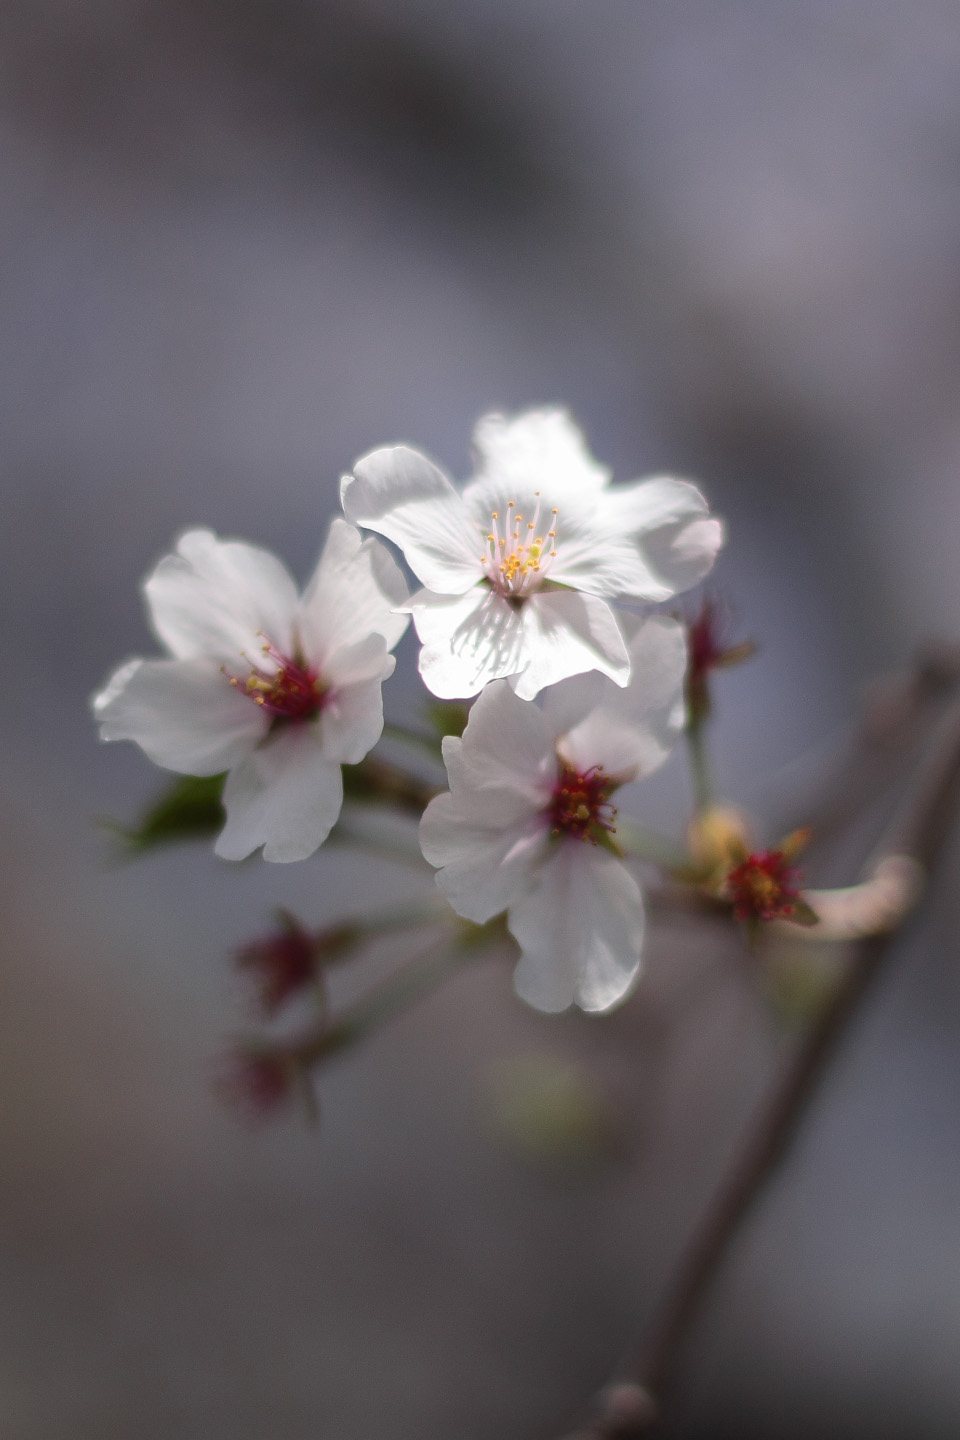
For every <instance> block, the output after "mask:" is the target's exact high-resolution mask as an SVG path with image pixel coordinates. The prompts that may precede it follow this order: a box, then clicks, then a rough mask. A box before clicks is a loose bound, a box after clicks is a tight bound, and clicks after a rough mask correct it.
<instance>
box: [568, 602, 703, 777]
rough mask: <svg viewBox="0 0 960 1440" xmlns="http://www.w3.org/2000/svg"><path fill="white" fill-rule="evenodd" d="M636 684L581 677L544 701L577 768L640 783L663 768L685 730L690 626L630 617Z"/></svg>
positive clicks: (655, 618) (628, 625) (627, 620)
mask: <svg viewBox="0 0 960 1440" xmlns="http://www.w3.org/2000/svg"><path fill="white" fill-rule="evenodd" d="M622 626H623V628H624V629H625V630H626V632H627V636H628V639H629V644H628V649H629V653H630V661H631V667H632V669H631V676H630V683H629V685H627V686H626V687H625V688H623V689H621V688H620V687H619V686H617V685H614V684H612V683H611V682H610V681H608V680H605V679H604V680H598V679H597V678H596V677H595V676H582V675H581V676H575V677H574V678H573V679H570V680H564V681H563V682H562V684H560V685H555V686H553V687H552V688H551V689H550V690H548V691H547V693H546V696H545V697H544V714H545V717H546V718H547V721H548V723H549V725H550V728H551V731H552V732H553V734H554V735H555V736H557V737H558V739H559V746H558V748H559V749H560V751H561V753H562V754H563V755H564V757H565V759H567V760H568V761H569V762H570V763H571V764H572V765H573V766H574V768H576V769H580V770H585V769H587V768H588V767H589V766H591V765H602V766H603V767H604V769H605V770H606V771H607V774H608V775H610V776H611V777H613V778H615V779H617V780H620V781H626V780H636V779H640V778H641V777H642V776H644V775H649V774H650V773H651V771H653V770H655V769H656V768H657V766H658V765H661V764H662V763H663V761H664V760H665V759H666V758H667V756H668V755H669V753H670V751H671V750H672V749H673V747H674V745H675V744H676V743H677V740H678V739H679V738H680V734H681V731H682V730H683V725H684V718H685V707H684V696H683V678H684V673H685V671H686V665H687V646H686V640H685V637H684V633H683V628H682V626H680V625H679V624H678V623H677V621H676V620H673V619H671V618H670V617H669V616H667V615H651V616H649V617H648V618H646V619H640V618H639V617H637V616H632V615H630V616H623V617H622Z"/></svg>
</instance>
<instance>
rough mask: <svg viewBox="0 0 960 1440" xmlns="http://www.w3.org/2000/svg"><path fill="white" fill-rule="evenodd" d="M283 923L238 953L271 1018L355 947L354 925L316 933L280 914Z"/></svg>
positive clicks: (238, 961) (242, 966) (286, 915)
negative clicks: (285, 1002) (290, 999)
mask: <svg viewBox="0 0 960 1440" xmlns="http://www.w3.org/2000/svg"><path fill="white" fill-rule="evenodd" d="M279 919H280V924H279V926H278V928H277V929H276V930H275V931H274V932H273V933H272V934H271V935H265V936H263V938H262V939H260V940H251V941H250V942H249V943H248V944H246V945H242V946H241V947H240V949H239V950H238V951H237V953H236V963H237V965H238V967H239V968H240V969H241V970H245V971H247V972H248V973H249V974H250V975H251V976H252V977H253V980H254V983H255V985H256V988H257V994H258V998H259V1001H260V1005H261V1006H262V1008H263V1010H264V1012H265V1013H266V1014H267V1015H272V1014H273V1013H274V1012H275V1011H276V1010H278V1009H279V1008H280V1006H281V1005H282V1004H283V1003H284V1001H286V1000H288V999H289V998H290V997H291V996H293V995H296V994H299V992H300V991H301V990H305V989H307V988H308V987H309V986H310V985H312V984H314V982H315V981H316V980H317V979H318V977H319V974H320V971H321V968H322V967H323V965H324V964H326V963H327V962H329V961H331V960H334V959H336V958H338V957H339V956H340V955H341V954H343V952H344V951H345V950H348V949H350V948H352V946H353V944H354V942H355V939H356V927H355V926H354V925H350V924H346V925H336V926H332V927H331V928H330V929H328V930H320V931H318V932H313V931H310V930H307V929H306V928H305V927H304V926H303V925H301V924H300V922H299V920H297V919H296V917H295V916H293V915H290V914H288V913H287V912H286V911H281V912H280V916H279Z"/></svg>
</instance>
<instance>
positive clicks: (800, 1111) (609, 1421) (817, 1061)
mask: <svg viewBox="0 0 960 1440" xmlns="http://www.w3.org/2000/svg"><path fill="white" fill-rule="evenodd" d="M958 786H960V705H954V706H952V707H951V708H950V710H949V712H948V713H947V715H946V716H945V717H944V718H943V722H942V725H941V727H940V729H939V732H938V735H937V738H936V741H935V742H934V744H933V745H932V746H931V749H930V751H929V753H928V755H927V757H926V759H925V760H924V762H923V763H922V764H921V765H920V767H919V770H918V773H917V775H916V777H915V780H914V783H913V785H912V786H911V787H910V790H909V794H908V796H907V799H906V802H905V803H904V805H903V806H902V808H901V810H900V812H899V814H898V815H897V816H896V817H895V818H894V820H893V822H892V824H891V825H890V827H889V828H888V830H887V832H886V834H885V836H884V838H883V840H882V842H881V844H880V847H879V851H878V854H879V855H890V854H899V855H907V856H910V857H911V858H912V859H914V860H916V861H918V862H919V863H920V865H922V866H923V867H924V869H925V870H927V871H928V872H929V871H930V870H932V868H933V866H934V864H935V862H936V860H937V859H938V857H939V853H940V851H941V849H942V846H943V842H944V840H945V837H946V835H947V832H948V830H949V827H950V822H951V821H952V819H953V818H954V816H955V812H956V808H957V800H958ZM895 933H896V932H891V933H888V934H883V935H874V936H871V937H869V938H867V939H864V940H861V941H859V942H858V943H857V945H856V947H855V949H854V952H853V956H852V959H851V961H850V963H849V966H848V969H847V971H846V973H845V975H844V977H843V979H842V981H841V982H840V984H839V985H838V987H837V990H836V992H835V993H834V995H833V998H832V999H831V1001H830V1002H829V1004H828V1005H827V1006H826V1008H825V1009H824V1011H823V1012H822V1013H821V1015H820V1017H819V1019H818V1020H817V1021H816V1022H815V1023H814V1024H813V1026H812V1027H811V1029H810V1031H809V1032H808V1034H807V1035H806V1037H805V1039H804V1040H803V1041H802V1043H801V1045H800V1048H799V1050H798V1051H797V1053H796V1055H795V1056H794V1059H793V1061H792V1062H791V1064H790V1065H789V1066H788V1068H787V1070H786V1073H785V1074H784V1075H783V1076H782V1078H781V1079H780V1081H779V1082H778V1083H777V1085H776V1086H775V1088H774V1091H773V1093H772V1095H771V1097H770V1098H769V1100H768V1101H767V1103H766V1105H765V1106H764V1107H763V1108H762V1110H761V1113H760V1115H759V1117H758V1119H757V1120H756V1121H755V1123H754V1126H753V1128H752V1130H751V1131H750V1133H749V1135H748V1138H747V1140H746V1143H745V1144H744V1146H743V1149H742V1150H741V1153H740V1155H739V1156H738V1157H737V1159H736V1160H735V1162H734V1164H733V1166H732V1167H731V1169H730V1171H729V1173H728V1174H727V1176H726V1177H725V1178H724V1179H723V1180H722V1181H721V1183H720V1185H719V1187H718V1189H717V1190H716V1192H715V1194H714V1196H713V1199H712V1201H711V1202H710V1204H709V1205H708V1207H707V1210H706V1213H705V1214H704V1216H703V1219H702V1220H701V1222H700V1224H699V1226H698V1227H697V1228H696V1230H695V1231H694V1233H693V1236H692V1238H691V1240H690V1242H689V1244H688V1246H687V1249H686V1251H685V1253H684V1254H683V1256H682V1258H681V1260H680V1263H679V1265H678V1267H677V1270H676V1272H675V1274H674V1277H673V1280H672V1282H671V1283H670V1285H669V1286H668V1289H667V1292H666V1294H665V1296H664V1298H663V1301H662V1304H661V1306H660V1309H659V1312H658V1314H657V1315H656V1316H655V1318H654V1322H653V1325H652V1327H651V1329H650V1331H649V1333H648V1336H647V1338H646V1340H645V1342H644V1344H643V1345H642V1346H641V1347H640V1350H639V1353H638V1356H637V1361H636V1364H635V1366H633V1367H632V1369H631V1370H629V1371H628V1373H627V1374H625V1375H624V1376H623V1377H622V1378H620V1379H618V1380H617V1381H615V1382H613V1383H612V1384H610V1385H608V1386H607V1387H606V1389H605V1390H603V1391H602V1392H601V1394H600V1395H599V1397H598V1400H597V1404H596V1407H595V1411H594V1415H593V1417H592V1419H590V1420H589V1421H588V1422H587V1423H586V1425H585V1426H583V1427H581V1429H579V1430H577V1431H576V1433H575V1435H571V1436H569V1437H568V1440H636V1437H640V1436H649V1435H650V1433H651V1431H652V1429H653V1428H655V1427H656V1424H657V1421H658V1418H659V1415H660V1413H661V1408H662V1404H663V1401H664V1399H665V1398H666V1397H667V1396H668V1394H669V1390H670V1387H671V1385H672V1382H673V1380H674V1377H675V1373H676V1369H677V1365H678V1362H679V1360H680V1356H681V1353H682V1349H683V1345H684V1343H685V1341H686V1339H687V1336H688V1334H689V1332H690V1329H691V1327H692V1326H693V1324H694V1322H695V1320H696V1318H697V1315H698V1314H699V1311H700V1307H701V1304H702V1302H703V1300H704V1298H705V1296H706V1294H707V1292H708V1290H709V1288H710V1286H711V1284H712V1282H713V1280H714V1278H715V1277H716V1275H717V1272H718V1271H719V1269H720V1268H721V1266H722V1265H723V1264H724V1262H725V1260H726V1258H727V1255H728V1253H729V1250H730V1246H731V1243H732V1242H733V1240H734V1239H735V1238H736V1236H737V1234H738V1233H739V1231H740V1229H741V1228H742V1226H743V1224H744V1221H745V1220H746V1219H747V1217H748V1216H749V1214H750V1213H751V1211H752V1209H753V1208H754V1206H755V1205H756V1203H757V1202H758V1200H759V1199H760V1197H761V1195H762V1193H763V1190H764V1187H765V1185H766V1184H767V1182H768V1181H769V1179H770V1178H771V1176H772V1175H773V1173H774V1172H775V1170H776V1169H777V1167H778V1166H779V1164H780V1162H781V1161H782V1160H783V1158H784V1156H785V1154H786V1153H787V1150H788V1149H789V1147H790V1145H791V1144H792V1142H793V1140H794V1139H795V1137H796V1135H797V1132H798V1130H799V1128H800V1125H801V1122H802V1120H803V1118H804V1116H805V1114H806V1113H807V1110H808V1108H809V1105H810V1102H811V1100H812V1099H813V1097H814V1094H815V1092H816V1088H817V1086H818V1084H819V1082H820V1080H821V1079H822V1077H823V1074H824V1072H825V1070H826V1068H827V1066H828V1064H829V1062H830V1060H831V1059H832V1057H833V1055H834V1054H835V1052H836V1049H837V1046H838V1043H839V1041H840V1039H841V1037H842V1036H843V1034H844V1033H845V1031H846V1029H847V1026H848V1024H849V1023H850V1021H851V1019H852V1017H853V1016H854V1015H855V1014H856V1012H857V1010H858V1008H859V1006H860V1002H861V1001H862V999H863V997H864V995H865V994H866V993H867V991H868V989H869V988H870V985H871V983H872V982H873V980H874V979H875V978H876V975H877V973H878V971H879V969H880V967H881V964H882V963H883V961H884V959H885V958H886V957H887V955H888V953H889V950H890V948H891V945H892V942H893V939H894V934H895Z"/></svg>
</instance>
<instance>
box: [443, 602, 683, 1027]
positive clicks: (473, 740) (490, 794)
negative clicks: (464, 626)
mask: <svg viewBox="0 0 960 1440" xmlns="http://www.w3.org/2000/svg"><path fill="white" fill-rule="evenodd" d="M624 628H625V634H626V635H627V639H628V650H629V656H630V660H631V662H632V667H633V676H632V679H631V681H630V683H629V685H628V686H627V687H626V688H623V689H621V688H619V687H618V686H616V685H615V684H613V683H612V682H611V681H610V680H607V679H603V678H598V677H596V676H589V677H586V676H576V677H573V678H571V679H568V680H564V681H563V682H561V683H560V684H558V685H556V686H553V687H551V689H550V690H548V691H547V692H546V694H545V696H544V697H543V702H542V704H529V703H527V702H525V701H523V700H521V699H519V698H518V696H517V695H515V694H514V692H513V691H512V690H511V688H510V686H509V685H508V684H507V683H506V682H505V681H495V682H494V683H493V684H492V685H489V686H488V687H487V688H486V689H485V690H484V692H483V694H482V695H481V696H480V698H479V699H478V700H477V701H476V703H475V704H474V706H473V707H472V709H471V711H470V718H469V721H468V723H467V727H466V729H465V730H464V732H463V738H462V740H457V739H452V738H447V739H446V740H444V743H443V758H444V761H445V762H446V766H447V777H448V780H449V785H450V789H449V791H448V792H447V793H446V794H444V795H439V796H437V798H436V799H434V800H432V801H431V802H430V804H429V805H428V806H427V809H426V811H425V812H424V815H423V819H422V821H421V824H420V844H421V848H422V850H423V853H424V855H425V856H426V858H427V860H428V861H429V862H430V864H431V865H435V866H437V867H438V873H437V884H438V885H439V887H440V889H441V890H442V892H443V894H444V895H445V896H446V898H447V900H448V901H449V902H450V904H451V905H452V906H453V908H454V910H456V911H457V913H458V914H459V915H462V916H464V918H465V919H467V920H473V921H476V922H477V923H483V922H484V921H486V920H489V919H491V918H492V917H493V916H494V915H497V914H500V913H501V912H502V911H506V912H507V925H508V928H509V929H510V931H511V933H512V934H513V936H514V938H515V939H516V940H517V942H518V944H519V946H520V950H521V958H520V961H519V963H518V965H517V968H516V972H515V976H514V985H515V988H516V990H517V993H518V994H519V995H520V996H521V998H522V999H524V1000H526V1001H528V1002H529V1003H530V1004H531V1005H533V1006H535V1007H536V1008H537V1009H538V1010H551V1011H555V1010H564V1009H566V1007H567V1006H568V1005H570V1004H573V1003H575V1004H577V1005H579V1006H580V1007H581V1009H583V1010H608V1009H609V1008H610V1007H611V1006H612V1005H615V1004H616V1003H617V1001H618V1000H620V999H621V998H622V997H623V996H624V995H625V994H626V993H627V991H628V989H629V988H630V985H631V984H632V982H633V980H634V978H635V976H636V975H637V973H638V970H639V968H640V952H641V946H642V942H643V931H644V911H643V897H642V895H641V892H640V888H639V886H638V885H637V882H636V880H635V879H634V878H633V876H632V875H631V874H630V872H629V870H628V869H627V866H626V864H625V863H624V861H623V860H622V859H621V858H619V856H618V853H617V850H616V838H617V835H616V829H617V810H616V807H615V805H614V803H613V798H612V797H613V796H614V794H615V792H616V791H617V790H618V789H619V787H620V786H621V785H624V784H626V783H627V782H628V781H632V780H638V779H641V778H642V777H643V776H645V775H648V774H650V772H651V771H653V770H655V769H656V768H657V766H658V765H660V764H661V762H662V761H663V760H664V759H665V758H666V756H667V755H668V754H669V752H670V750H671V749H672V747H673V745H674V744H675V742H676V740H677V738H678V737H679V735H680V733H681V731H682V729H683V723H684V699H683V675H684V669H685V666H686V640H685V637H684V634H683V630H682V628H681V627H680V626H679V625H678V624H677V622H676V621H675V620H671V619H669V618H668V617H666V616H663V615H657V616H652V617H650V618H649V619H647V620H643V621H641V620H638V619H637V618H636V617H625V622H624Z"/></svg>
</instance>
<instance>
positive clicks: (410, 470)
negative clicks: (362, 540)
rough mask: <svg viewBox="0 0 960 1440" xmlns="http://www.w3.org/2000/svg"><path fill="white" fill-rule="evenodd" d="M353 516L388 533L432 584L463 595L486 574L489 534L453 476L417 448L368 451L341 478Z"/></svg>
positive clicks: (345, 507)
mask: <svg viewBox="0 0 960 1440" xmlns="http://www.w3.org/2000/svg"><path fill="white" fill-rule="evenodd" d="M340 500H341V503H342V505H343V511H344V514H345V515H346V517H347V519H348V520H349V521H351V522H352V523H353V524H354V525H363V526H365V527H366V528H367V529H368V530H376V531H377V532H378V533H379V534H380V535H385V536H386V537H387V539H388V540H392V541H393V542H394V544H395V545H399V547H400V549H401V550H402V551H403V555H404V559H405V560H406V562H407V564H408V565H409V566H410V568H411V570H412V571H413V572H414V574H415V575H417V576H418V578H419V579H420V581H421V582H422V583H423V584H424V585H426V586H427V587H428V588H429V589H431V590H434V591H438V592H440V593H442V594H445V595H462V594H463V593H464V591H465V590H468V589H470V587H471V586H472V585H475V584H476V583H477V581H478V580H479V579H480V577H481V575H482V573H483V567H482V564H481V559H480V557H481V554H482V552H483V533H482V531H481V529H480V527H479V526H478V525H477V524H476V523H475V522H473V521H472V520H471V519H470V518H469V516H468V514H467V512H466V510H465V509H464V506H463V501H462V499H461V498H460V496H459V494H458V493H457V491H456V490H455V489H454V488H453V486H452V485H451V484H450V481H449V480H448V479H447V477H446V476H445V475H444V474H443V473H442V472H441V471H440V470H438V469H437V467H436V466H435V465H433V464H431V462H430V461H429V460H428V459H427V458H426V456H425V455H421V454H419V452H418V451H416V450H411V449H409V448H408V447H407V446H406V445H394V446H389V447H387V448H386V449H382V450H373V451H371V453H370V454H369V455H364V456H362V457H361V459H359V460H358V461H357V463H356V465H355V466H354V471H353V474H352V475H345V476H344V477H343V479H342V481H341V482H340Z"/></svg>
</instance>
